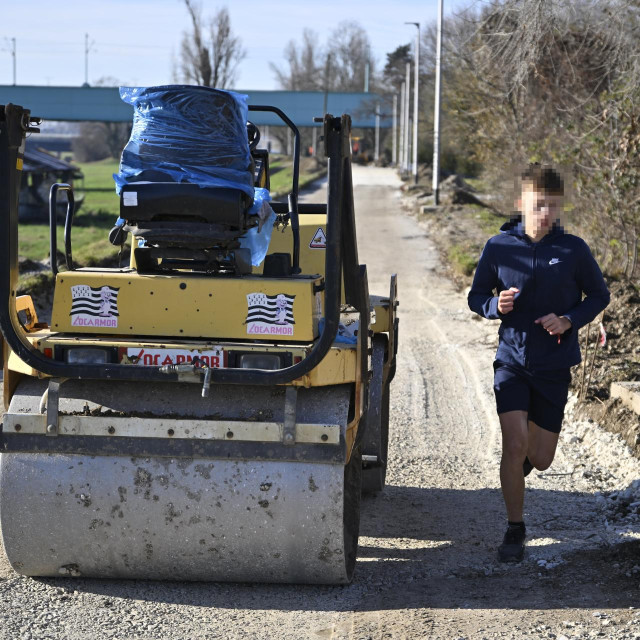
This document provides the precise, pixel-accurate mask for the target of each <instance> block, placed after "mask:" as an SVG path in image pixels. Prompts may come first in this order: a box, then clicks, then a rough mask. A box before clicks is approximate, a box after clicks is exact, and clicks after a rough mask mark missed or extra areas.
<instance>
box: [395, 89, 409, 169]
mask: <svg viewBox="0 0 640 640" xmlns="http://www.w3.org/2000/svg"><path fill="white" fill-rule="evenodd" d="M406 97H407V90H406V83H405V81H404V80H403V81H402V85H401V86H400V136H399V140H398V142H399V143H400V144H399V147H400V149H399V153H398V165H397V166H398V167H399V168H400V172H402V163H403V162H404V128H405V126H406V122H405V120H404V111H405V109H404V101H405V99H406Z"/></svg>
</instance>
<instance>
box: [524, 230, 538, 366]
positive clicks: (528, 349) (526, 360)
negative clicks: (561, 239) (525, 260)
mask: <svg viewBox="0 0 640 640" xmlns="http://www.w3.org/2000/svg"><path fill="white" fill-rule="evenodd" d="M537 246H538V243H537V242H532V243H531V248H532V249H533V259H532V260H531V274H532V280H533V296H532V298H533V309H534V311H535V308H536V300H537V297H538V296H537V295H536V294H537V285H536V248H537ZM533 315H534V314H532V315H531V321H530V322H529V333H528V334H527V341H526V343H525V349H526V353H525V354H524V366H525V368H529V353H530V352H531V336H532V335H533V330H534V328H535V322H534V320H535V319H534V318H533Z"/></svg>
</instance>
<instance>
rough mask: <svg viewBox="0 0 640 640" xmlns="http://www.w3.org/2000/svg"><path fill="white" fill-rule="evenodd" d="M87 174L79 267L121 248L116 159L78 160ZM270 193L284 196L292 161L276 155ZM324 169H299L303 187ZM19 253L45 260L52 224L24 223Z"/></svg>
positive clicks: (77, 234)
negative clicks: (113, 237)
mask: <svg viewBox="0 0 640 640" xmlns="http://www.w3.org/2000/svg"><path fill="white" fill-rule="evenodd" d="M75 164H76V165H77V166H78V167H79V168H80V169H81V170H82V172H83V174H84V181H82V182H79V183H76V184H75V190H76V192H77V193H84V196H85V198H84V202H83V204H82V206H81V208H80V210H79V211H78V213H77V214H76V215H75V217H74V223H73V231H72V234H71V239H72V248H73V258H74V262H76V263H77V264H78V265H80V266H87V267H90V266H99V265H106V264H116V261H117V256H118V251H119V249H118V248H117V247H114V246H112V245H111V244H110V243H109V241H108V234H109V230H110V229H111V228H112V227H113V226H114V224H115V222H116V220H117V218H118V214H119V211H120V201H119V198H118V196H117V195H116V192H115V183H114V181H113V174H114V173H116V172H117V171H118V161H117V160H114V159H108V160H101V161H99V162H85V163H75ZM271 167H272V169H273V170H274V172H273V175H272V178H271V193H272V195H273V196H274V197H282V196H284V195H286V194H287V193H288V191H289V190H290V185H291V175H292V168H291V160H290V158H287V157H283V156H274V157H273V158H272V160H271ZM323 173H324V171H314V172H304V171H301V172H300V185H301V186H304V185H305V184H308V183H309V182H311V181H312V180H314V179H316V178H318V177H320V176H321V175H322V174H323ZM18 246H19V253H20V255H21V256H24V257H25V258H29V259H31V260H43V259H45V258H46V257H47V256H48V255H49V225H45V224H21V225H19V235H18ZM63 248H64V240H63V229H62V225H61V224H60V226H59V228H58V250H59V251H60V250H63Z"/></svg>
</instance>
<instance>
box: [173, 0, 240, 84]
mask: <svg viewBox="0 0 640 640" xmlns="http://www.w3.org/2000/svg"><path fill="white" fill-rule="evenodd" d="M184 3H185V6H186V8H187V11H188V12H189V16H190V18H191V27H192V28H191V31H190V32H189V33H185V34H184V35H183V36H182V43H181V48H180V72H181V76H182V79H183V80H184V81H185V82H190V83H193V84H199V85H203V86H205V87H217V88H219V89H228V88H230V87H231V86H232V85H233V83H234V81H235V76H236V71H237V69H238V65H239V64H240V62H241V61H242V60H243V59H244V58H245V56H246V51H245V50H244V49H243V47H242V44H241V40H240V38H239V37H238V36H234V35H233V32H232V30H231V19H230V17H229V11H228V10H227V8H226V7H223V8H222V9H219V10H218V11H216V13H215V14H214V16H213V17H212V18H211V19H210V20H209V21H208V22H207V20H206V19H205V18H204V17H203V15H202V9H201V7H200V6H199V5H196V4H194V2H193V1H192V0H184Z"/></svg>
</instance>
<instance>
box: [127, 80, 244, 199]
mask: <svg viewBox="0 0 640 640" xmlns="http://www.w3.org/2000/svg"><path fill="white" fill-rule="evenodd" d="M121 97H122V99H123V100H124V101H125V102H128V103H129V104H131V105H132V106H133V107H134V109H135V112H134V120H133V129H132V132H131V139H130V140H129V142H128V143H127V145H126V147H125V148H124V151H123V152H122V159H121V163H120V171H119V173H118V174H116V176H115V178H116V183H117V184H118V187H119V188H121V187H122V186H123V185H124V184H131V183H134V182H140V181H153V182H178V183H183V182H188V183H192V184H197V185H199V186H201V187H223V188H230V189H234V188H235V189H240V190H241V191H244V192H245V193H246V194H247V195H248V196H250V197H251V198H253V181H254V176H253V161H252V158H251V152H250V150H249V143H248V140H247V129H246V122H247V115H248V109H247V105H246V96H240V95H238V94H233V93H231V92H228V91H221V90H218V89H212V88H209V87H198V86H186V85H167V86H160V87H147V88H140V89H128V88H122V89H121Z"/></svg>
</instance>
